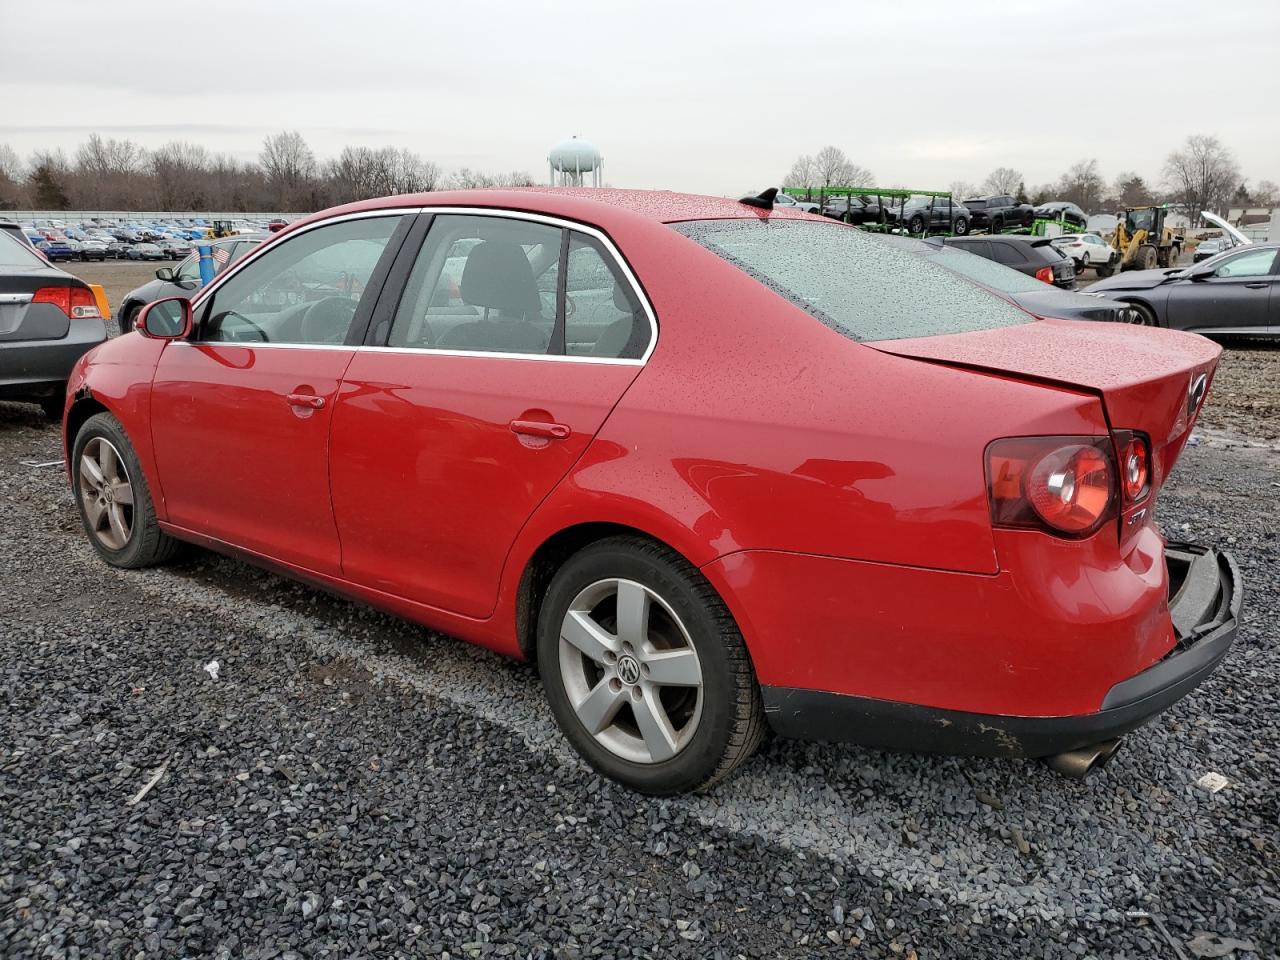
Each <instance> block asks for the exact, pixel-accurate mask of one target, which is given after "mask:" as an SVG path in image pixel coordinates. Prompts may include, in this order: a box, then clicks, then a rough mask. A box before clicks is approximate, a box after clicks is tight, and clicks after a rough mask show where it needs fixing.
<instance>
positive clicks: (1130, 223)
mask: <svg viewBox="0 0 1280 960" xmlns="http://www.w3.org/2000/svg"><path fill="white" fill-rule="evenodd" d="M1168 213H1169V211H1168V210H1166V209H1165V208H1164V207H1128V208H1127V209H1126V210H1125V212H1124V219H1123V220H1121V221H1120V222H1119V223H1117V224H1116V228H1115V230H1114V231H1112V232H1111V233H1110V234H1109V235H1108V237H1107V239H1108V241H1110V243H1111V246H1113V247H1115V249H1116V251H1117V252H1118V253H1119V254H1120V269H1121V270H1154V269H1156V268H1157V267H1162V268H1163V267H1172V266H1175V265H1176V264H1177V262H1178V257H1180V256H1181V255H1182V243H1183V239H1184V238H1183V236H1182V235H1181V234H1178V233H1174V232H1173V229H1172V228H1171V227H1168V226H1166V225H1165V219H1166V217H1167V215H1168Z"/></svg>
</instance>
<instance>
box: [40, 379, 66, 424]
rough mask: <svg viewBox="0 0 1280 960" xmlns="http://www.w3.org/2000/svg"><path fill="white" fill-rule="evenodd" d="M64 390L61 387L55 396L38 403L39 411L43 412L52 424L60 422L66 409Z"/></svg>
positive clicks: (64, 388)
mask: <svg viewBox="0 0 1280 960" xmlns="http://www.w3.org/2000/svg"><path fill="white" fill-rule="evenodd" d="M66 390H67V388H66V387H65V386H63V388H62V389H61V390H59V391H58V393H57V395H56V396H52V397H46V398H45V399H43V400H41V401H40V409H41V410H43V411H44V415H45V416H46V417H48V418H49V419H50V420H51V421H52V422H54V423H61V422H62V412H63V410H64V409H65V408H66V405H67V402H66Z"/></svg>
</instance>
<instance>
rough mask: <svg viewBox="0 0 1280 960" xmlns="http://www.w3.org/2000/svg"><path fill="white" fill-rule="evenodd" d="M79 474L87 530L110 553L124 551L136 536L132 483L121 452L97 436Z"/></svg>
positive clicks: (85, 453)
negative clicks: (134, 532) (132, 536)
mask: <svg viewBox="0 0 1280 960" xmlns="http://www.w3.org/2000/svg"><path fill="white" fill-rule="evenodd" d="M77 472H78V474H79V477H80V501H81V506H82V507H83V508H84V518H85V525H86V527H88V529H89V532H90V533H91V534H92V535H93V536H94V537H95V538H96V539H97V541H98V542H99V543H101V544H102V545H103V546H104V547H106V548H107V549H108V550H123V549H124V548H125V546H126V545H127V544H128V543H129V537H130V536H131V535H132V533H133V484H132V483H131V482H130V480H129V471H128V470H127V469H126V468H125V465H124V461H123V460H122V459H121V457H120V451H119V450H117V449H116V448H115V447H114V446H112V444H111V441H110V440H108V439H107V438H106V437H94V438H93V439H92V440H90V441H89V442H88V443H87V444H85V446H84V450H83V451H82V452H81V454H80V463H79V469H78V471H77Z"/></svg>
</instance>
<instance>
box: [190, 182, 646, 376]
mask: <svg viewBox="0 0 1280 960" xmlns="http://www.w3.org/2000/svg"><path fill="white" fill-rule="evenodd" d="M405 214H430V215H432V216H436V215H443V214H458V215H462V216H480V217H498V218H502V219H507V220H527V221H529V222H531V223H543V224H547V225H548V226H553V227H559V228H562V229H565V230H576V231H578V232H579V233H584V234H586V235H588V236H590V237H594V238H595V239H596V240H598V241H599V242H600V245H601V246H602V247H604V249H605V250H607V251H608V253H609V255H610V256H611V257H612V258H613V262H614V264H615V265H616V266H617V267H618V269H619V270H620V271H621V272H622V275H623V276H624V277H626V279H627V283H629V284H630V285H631V291H632V293H633V294H634V295H635V298H636V302H638V303H639V304H640V308H641V310H643V311H644V314H645V317H647V318H648V321H649V344H648V346H646V347H645V349H644V352H643V353H642V354H640V356H639V358H637V359H629V358H623V357H582V356H570V355H569V354H549V353H501V352H491V351H485V350H439V349H434V348H421V347H386V346H382V347H377V346H366V345H363V344H362V345H359V346H354V347H352V346H345V345H338V346H334V345H331V344H308V343H255V342H252V341H246V342H237V341H235V340H199V341H180V342H191V343H192V345H195V344H196V343H200V344H211V345H217V346H233V347H237V346H238V347H253V348H255V349H257V348H259V347H268V348H276V349H290V348H292V349H305V350H326V349H328V350H332V349H338V350H356V351H368V352H370V353H406V354H407V353H414V354H419V353H420V354H425V355H427V356H446V357H485V358H488V359H498V360H538V361H547V360H550V361H553V362H556V361H558V362H560V363H565V362H568V363H601V364H609V365H614V366H634V367H642V366H644V365H645V364H646V363H647V362H648V361H649V357H651V356H652V355H653V351H654V349H655V348H656V347H657V345H658V316H657V314H656V313H655V312H654V309H653V305H652V304H651V303H650V302H649V298H648V297H647V296H646V295H645V292H644V288H643V287H641V286H640V281H639V280H638V279H637V278H636V275H635V274H634V273H633V272H632V271H631V266H630V265H629V264H628V263H627V261H626V259H625V258H624V257H623V256H622V253H621V252H620V251H619V250H618V248H617V247H616V246H615V245H614V243H613V241H612V240H611V239H610V238H609V236H608V234H606V233H605V232H604V231H602V230H600V229H598V228H596V227H593V226H590V225H588V224H585V223H580V222H579V221H577V220H569V219H566V218H565V217H556V216H551V215H549V214H542V213H527V212H525V211H523V210H509V209H507V208H506V207H384V208H380V209H377V210H361V211H359V212H357V213H347V214H343V215H342V216H340V217H329V218H327V219H324V220H317V221H315V222H314V223H309V224H307V225H306V226H305V227H302V228H300V229H298V230H297V231H294V232H290V233H289V234H288V236H289V237H294V236H298V235H301V234H303V233H306V232H307V231H309V230H314V229H316V228H318V227H324V226H328V225H329V224H332V223H342V222H344V221H347V220H360V219H366V218H369V217H388V216H404V215H405ZM427 236H428V237H430V231H428V232H427ZM423 243H424V244H425V243H426V239H424V240H423ZM272 246H273V244H270V243H268V242H266V241H263V242H261V243H259V244H258V246H257V249H255V250H252V251H250V252H249V253H247V254H245V255H244V256H243V257H241V258H240V259H239V260H237V261H236V262H235V263H234V264H232V265H231V266H230V267H228V268H227V269H226V270H224V271H223V272H222V273H220V274H219V275H218V276H217V277H215V278H214V280H213V282H212V283H211V284H209V285H208V286H207V287H205V288H204V289H202V290H201V291H200V293H199V294H197V295H196V297H195V298H194V299H193V300H192V303H191V311H192V313H193V314H194V313H195V312H196V311H197V310H198V309H199V308H200V306H201V305H202V304H203V301H204V300H205V298H206V297H207V296H210V295H212V294H213V293H214V292H215V291H216V290H217V289H218V287H219V286H221V285H222V284H223V283H224V282H225V281H226V280H227V279H228V278H229V277H232V276H235V274H236V273H237V272H238V271H240V270H241V269H243V268H244V267H245V266H246V265H248V264H249V263H252V262H253V261H254V260H256V259H257V258H258V257H259V256H261V254H262V253H263V251H264V250H270V249H271V248H272Z"/></svg>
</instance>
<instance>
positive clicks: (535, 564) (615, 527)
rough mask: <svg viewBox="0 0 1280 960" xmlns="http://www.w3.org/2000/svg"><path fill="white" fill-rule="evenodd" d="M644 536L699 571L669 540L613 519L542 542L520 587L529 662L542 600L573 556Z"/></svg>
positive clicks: (518, 615)
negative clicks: (614, 540)
mask: <svg viewBox="0 0 1280 960" xmlns="http://www.w3.org/2000/svg"><path fill="white" fill-rule="evenodd" d="M617 536H633V537H642V538H643V539H645V540H649V541H651V542H653V543H656V544H658V545H660V546H662V547H664V548H665V549H667V550H670V551H672V552H673V553H675V554H678V555H679V556H680V557H682V558H683V559H684V560H686V561H687V562H688V563H690V564H691V565H692V566H694V567H695V568H696V567H697V566H698V565H697V564H696V563H694V561H693V560H692V559H691V558H690V557H689V556H688V555H687V553H686V552H684V551H682V550H680V549H678V548H677V547H676V546H674V545H673V544H671V543H670V542H669V541H668V540H666V539H664V538H662V537H660V536H657V535H655V534H654V533H652V532H650V531H648V530H643V529H641V528H639V527H635V526H632V525H630V524H626V523H619V522H616V521H609V520H590V521H584V522H580V523H575V524H572V525H570V526H567V527H564V528H562V529H560V530H557V531H556V532H554V533H552V534H551V535H549V536H546V537H544V538H543V539H542V541H541V543H539V544H538V545H537V546H536V547H535V548H534V549H533V551H532V552H531V553H530V555H529V558H528V560H526V561H525V563H524V564H523V566H522V568H521V572H520V578H519V580H518V582H517V585H516V592H515V610H514V625H515V632H516V642H517V644H518V645H519V649H520V654H521V656H522V657H524V658H526V659H528V660H536V659H537V643H538V640H537V628H538V616H539V613H540V612H541V609H542V600H543V597H544V596H545V595H546V592H547V587H548V586H550V584H551V580H552V578H553V577H555V575H556V571H558V570H559V569H560V568H561V567H562V566H563V565H564V563H565V561H567V560H568V559H569V558H570V557H572V556H573V555H574V554H576V553H578V552H579V551H580V550H583V549H585V548H586V547H589V546H590V545H591V544H593V543H597V542H599V541H601V540H606V539H608V538H610V537H617Z"/></svg>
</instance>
